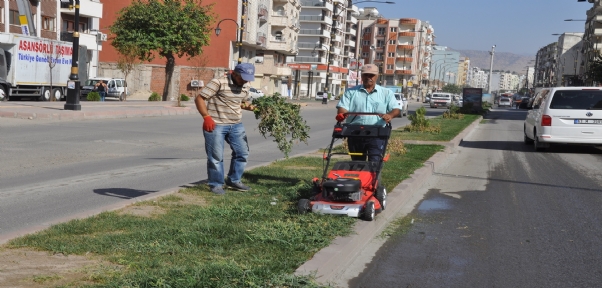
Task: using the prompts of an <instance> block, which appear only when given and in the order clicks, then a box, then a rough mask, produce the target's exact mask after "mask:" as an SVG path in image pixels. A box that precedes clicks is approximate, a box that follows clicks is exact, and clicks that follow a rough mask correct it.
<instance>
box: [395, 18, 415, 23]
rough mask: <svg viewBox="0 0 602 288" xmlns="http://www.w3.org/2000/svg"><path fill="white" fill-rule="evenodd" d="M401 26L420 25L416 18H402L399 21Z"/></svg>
mask: <svg viewBox="0 0 602 288" xmlns="http://www.w3.org/2000/svg"><path fill="white" fill-rule="evenodd" d="M399 24H400V25H416V24H418V19H416V18H401V19H399Z"/></svg>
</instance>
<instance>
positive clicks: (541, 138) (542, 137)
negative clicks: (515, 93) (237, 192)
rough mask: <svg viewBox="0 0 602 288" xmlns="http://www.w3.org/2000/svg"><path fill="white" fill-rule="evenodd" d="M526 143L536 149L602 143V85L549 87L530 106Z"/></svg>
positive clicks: (525, 122) (526, 119) (539, 93)
mask: <svg viewBox="0 0 602 288" xmlns="http://www.w3.org/2000/svg"><path fill="white" fill-rule="evenodd" d="M527 109H529V112H528V113H527V117H526V118H525V121H524V131H523V134H524V142H525V144H533V146H534V148H535V150H536V151H539V150H542V149H545V148H548V147H549V145H550V144H551V143H563V144H589V145H602V88H600V87H548V88H543V89H541V90H540V91H539V92H538V93H536V94H535V97H534V99H533V100H532V102H531V103H530V104H529V106H528V107H527Z"/></svg>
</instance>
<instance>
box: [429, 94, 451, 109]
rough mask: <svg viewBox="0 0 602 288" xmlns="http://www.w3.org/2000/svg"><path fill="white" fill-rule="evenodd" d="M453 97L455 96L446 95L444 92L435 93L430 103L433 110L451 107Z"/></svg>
mask: <svg viewBox="0 0 602 288" xmlns="http://www.w3.org/2000/svg"><path fill="white" fill-rule="evenodd" d="M452 95H453V94H451V93H444V92H438V93H433V95H431V102H430V106H431V108H437V107H446V108H449V106H451V103H452Z"/></svg>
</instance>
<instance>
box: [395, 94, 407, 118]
mask: <svg viewBox="0 0 602 288" xmlns="http://www.w3.org/2000/svg"><path fill="white" fill-rule="evenodd" d="M395 99H396V100H397V104H399V107H401V114H399V117H403V116H408V98H406V96H405V95H403V93H395Z"/></svg>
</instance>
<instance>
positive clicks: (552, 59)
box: [533, 42, 558, 87]
mask: <svg viewBox="0 0 602 288" xmlns="http://www.w3.org/2000/svg"><path fill="white" fill-rule="evenodd" d="M557 48H558V45H557V43H556V42H553V43H550V44H548V45H546V46H544V47H542V48H540V49H539V50H537V54H536V56H535V76H534V78H535V79H534V80H533V84H534V87H552V86H554V85H555V77H556V76H555V75H556V65H557V63H556V55H557V52H556V49H557Z"/></svg>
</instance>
